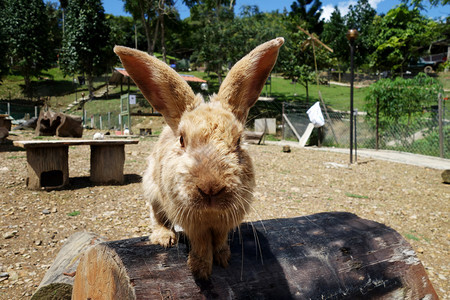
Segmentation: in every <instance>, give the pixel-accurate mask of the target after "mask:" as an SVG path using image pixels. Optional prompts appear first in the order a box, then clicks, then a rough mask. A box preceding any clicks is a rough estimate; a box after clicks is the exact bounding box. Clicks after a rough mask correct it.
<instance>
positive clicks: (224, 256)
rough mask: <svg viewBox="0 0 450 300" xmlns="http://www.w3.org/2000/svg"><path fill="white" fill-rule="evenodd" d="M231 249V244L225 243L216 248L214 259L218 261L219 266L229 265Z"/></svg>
mask: <svg viewBox="0 0 450 300" xmlns="http://www.w3.org/2000/svg"><path fill="white" fill-rule="evenodd" d="M230 256H231V251H230V246H228V244H225V245H223V246H222V247H220V248H219V249H216V250H215V252H214V260H215V261H216V262H217V264H218V265H219V266H222V267H224V268H226V267H228V261H229V260H230Z"/></svg>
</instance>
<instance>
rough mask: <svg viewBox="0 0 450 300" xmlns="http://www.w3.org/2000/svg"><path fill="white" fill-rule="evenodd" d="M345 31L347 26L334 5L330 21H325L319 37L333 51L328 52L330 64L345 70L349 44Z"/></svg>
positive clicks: (347, 63) (347, 61)
mask: <svg viewBox="0 0 450 300" xmlns="http://www.w3.org/2000/svg"><path fill="white" fill-rule="evenodd" d="M346 33H347V26H346V25H345V20H344V17H343V16H342V15H341V13H340V11H339V9H338V8H337V6H336V7H335V8H334V11H333V12H332V13H331V16H330V21H329V22H327V23H325V25H324V30H323V32H322V35H321V36H320V37H321V39H322V42H324V43H325V44H326V45H328V46H329V47H330V48H331V49H333V53H330V54H329V56H330V58H331V60H332V63H331V65H332V66H337V67H338V69H339V70H345V69H346V68H347V66H348V65H349V59H348V55H349V45H348V40H347V37H346V36H345V34H346Z"/></svg>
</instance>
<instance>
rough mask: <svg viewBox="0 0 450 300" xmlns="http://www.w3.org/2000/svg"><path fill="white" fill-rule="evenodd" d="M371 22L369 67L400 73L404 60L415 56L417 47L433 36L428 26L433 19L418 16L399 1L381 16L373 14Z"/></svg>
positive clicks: (426, 42)
mask: <svg viewBox="0 0 450 300" xmlns="http://www.w3.org/2000/svg"><path fill="white" fill-rule="evenodd" d="M375 25H376V26H374V34H373V35H374V36H375V37H376V40H375V43H374V46H375V51H374V52H373V53H372V55H371V67H372V68H373V69H375V70H380V71H385V70H390V71H393V72H398V71H400V72H401V74H403V71H404V68H405V67H406V66H407V65H408V63H409V62H410V61H411V60H412V59H414V58H417V57H418V56H419V49H420V48H422V47H424V46H428V45H429V44H430V42H431V41H432V40H433V39H434V34H432V32H433V30H430V26H435V25H436V23H435V22H433V21H430V20H427V19H426V18H425V17H423V16H421V15H420V12H419V10H418V9H417V8H415V9H412V10H409V9H408V7H407V6H406V5H404V4H401V5H399V6H398V7H396V8H394V9H391V10H390V11H388V12H387V14H386V15H385V16H384V17H382V18H381V17H379V18H377V19H376V21H375Z"/></svg>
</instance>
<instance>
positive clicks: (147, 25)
mask: <svg viewBox="0 0 450 300" xmlns="http://www.w3.org/2000/svg"><path fill="white" fill-rule="evenodd" d="M138 2H139V9H140V11H141V20H142V24H143V25H144V31H145V37H146V38H147V52H148V53H149V54H153V50H152V47H151V43H150V41H151V39H150V20H147V19H146V18H145V11H144V6H143V5H142V2H141V1H138Z"/></svg>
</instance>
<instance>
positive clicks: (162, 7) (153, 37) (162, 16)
mask: <svg viewBox="0 0 450 300" xmlns="http://www.w3.org/2000/svg"><path fill="white" fill-rule="evenodd" d="M123 1H124V2H125V10H126V11H128V12H129V13H131V15H132V16H133V18H134V20H141V22H142V24H143V27H144V30H145V36H146V37H147V52H148V53H149V54H153V52H154V51H155V47H156V41H157V40H158V35H159V37H160V41H161V52H162V55H163V60H164V61H166V41H165V36H166V23H167V20H166V19H167V18H172V19H177V20H179V15H178V13H177V11H176V9H175V1H173V0H123Z"/></svg>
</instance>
